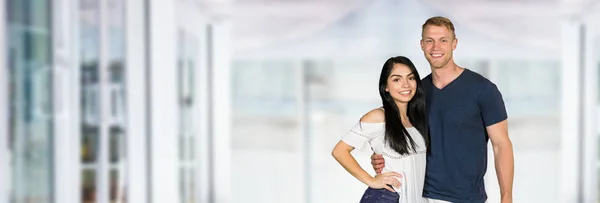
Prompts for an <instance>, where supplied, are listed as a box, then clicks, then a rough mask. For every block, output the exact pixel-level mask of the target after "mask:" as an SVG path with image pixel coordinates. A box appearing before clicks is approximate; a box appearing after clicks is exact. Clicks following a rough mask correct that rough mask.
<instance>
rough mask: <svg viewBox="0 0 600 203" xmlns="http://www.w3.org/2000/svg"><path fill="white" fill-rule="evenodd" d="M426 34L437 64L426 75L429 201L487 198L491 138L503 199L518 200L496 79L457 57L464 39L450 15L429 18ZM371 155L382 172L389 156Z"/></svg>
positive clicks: (425, 44)
mask: <svg viewBox="0 0 600 203" xmlns="http://www.w3.org/2000/svg"><path fill="white" fill-rule="evenodd" d="M421 37H422V39H421V49H422V50H423V53H424V54H425V58H426V59H427V61H428V62H429V64H430V66H431V74H430V75H428V76H427V77H425V78H423V87H424V89H425V93H426V94H427V114H428V115H427V116H428V120H429V126H430V131H429V132H430V136H431V138H430V139H431V146H429V152H428V155H427V170H426V176H425V186H424V189H423V197H424V201H425V202H430V203H440V202H486V200H487V194H486V192H485V187H484V180H483V176H484V174H485V172H486V170H487V142H488V139H490V140H491V142H492V145H493V150H494V161H495V166H496V175H497V177H498V182H499V184H500V193H501V200H502V203H510V202H512V184H513V173H514V158H513V150H512V143H511V141H510V139H509V137H508V125H507V120H506V119H507V114H506V108H505V106H504V101H503V99H502V95H501V94H500V92H499V91H498V89H497V87H496V85H495V84H493V83H492V82H490V81H489V80H487V79H486V78H484V77H483V76H481V75H479V74H477V73H475V72H473V71H471V70H469V69H465V68H462V67H459V66H458V65H456V64H455V63H454V59H453V57H452V53H453V51H454V49H456V45H457V43H458V40H457V39H456V34H455V32H454V25H453V23H452V22H451V21H450V20H448V19H447V18H444V17H432V18H430V19H428V20H427V21H426V22H425V23H424V24H423V27H422V36H421ZM371 159H372V160H371V161H372V162H371V163H372V164H373V168H374V169H375V171H376V172H377V173H380V172H381V169H382V168H383V166H384V164H385V163H384V160H383V157H382V156H381V155H377V154H374V155H373V156H372V157H371Z"/></svg>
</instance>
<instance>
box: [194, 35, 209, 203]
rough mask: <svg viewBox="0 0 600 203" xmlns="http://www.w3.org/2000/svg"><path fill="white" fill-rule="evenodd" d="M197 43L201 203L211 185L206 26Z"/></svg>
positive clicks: (197, 109) (196, 145)
mask: <svg viewBox="0 0 600 203" xmlns="http://www.w3.org/2000/svg"><path fill="white" fill-rule="evenodd" d="M198 36H200V37H199V38H198V40H199V41H198V43H199V45H200V47H199V52H198V54H199V56H198V59H199V60H198V61H199V62H200V63H199V64H198V69H197V71H196V72H195V74H196V77H194V78H196V81H195V84H196V85H197V86H196V88H195V93H194V94H195V95H196V96H195V99H196V101H197V103H196V108H194V109H195V111H196V112H195V113H194V118H198V119H197V120H195V121H196V125H197V127H196V129H197V131H196V132H197V133H198V134H197V138H198V139H196V143H195V145H194V146H195V147H196V166H197V168H196V174H197V175H196V183H197V187H196V191H194V192H195V193H196V194H198V196H197V197H198V198H197V200H196V202H197V203H201V202H210V201H209V200H210V190H211V183H210V182H209V181H208V180H210V178H211V174H210V170H211V167H210V162H211V161H210V159H211V158H210V155H211V152H210V146H211V144H210V143H209V142H210V132H211V131H210V130H209V128H210V125H209V124H210V122H211V120H210V119H211V118H210V115H209V114H208V113H207V112H209V111H211V109H212V108H210V107H209V105H210V100H211V98H210V97H209V92H210V90H209V88H210V87H211V86H210V83H209V81H210V78H211V76H210V75H209V73H210V71H209V70H208V68H209V67H210V66H209V64H208V63H207V61H209V58H208V57H209V55H208V52H209V47H208V25H206V24H203V25H202V26H200V28H198Z"/></svg>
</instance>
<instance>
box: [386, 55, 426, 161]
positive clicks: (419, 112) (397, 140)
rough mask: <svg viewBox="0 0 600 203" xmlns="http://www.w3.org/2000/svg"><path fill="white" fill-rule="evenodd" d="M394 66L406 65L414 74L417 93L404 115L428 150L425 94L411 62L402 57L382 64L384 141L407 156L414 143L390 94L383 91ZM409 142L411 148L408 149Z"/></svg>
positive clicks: (414, 149) (414, 147)
mask: <svg viewBox="0 0 600 203" xmlns="http://www.w3.org/2000/svg"><path fill="white" fill-rule="evenodd" d="M394 64H403V65H406V66H407V67H408V68H409V69H410V71H411V72H412V73H413V74H414V75H413V76H414V77H415V81H416V82H417V88H416V90H417V91H416V92H415V95H414V97H413V98H412V99H411V100H410V101H409V102H408V105H407V110H406V114H407V116H408V119H409V121H410V123H411V124H412V125H413V126H414V127H415V128H416V129H417V130H418V131H419V132H420V133H421V135H422V136H423V139H424V140H425V144H426V147H427V149H429V126H428V124H427V115H426V113H425V92H424V90H423V86H422V85H421V77H420V76H419V73H418V72H417V68H415V65H414V64H413V63H412V61H410V59H408V58H406V57H404V56H397V57H392V58H390V59H388V60H387V61H385V64H383V68H382V69H381V75H380V76H379V95H380V96H381V101H382V102H383V109H384V112H385V138H384V140H385V142H386V143H387V144H388V145H389V146H390V147H391V148H392V149H393V150H395V151H396V152H398V153H400V154H402V155H404V154H408V153H409V151H413V152H416V146H415V141H414V140H413V139H412V138H411V136H410V135H409V134H408V131H406V128H405V127H404V125H402V122H401V121H400V111H399V110H398V106H396V102H394V99H393V98H392V96H391V95H390V93H389V92H386V91H385V89H386V88H387V81H388V78H389V77H390V74H392V70H393V69H394ZM409 142H410V145H411V147H409V144H408V143H409ZM427 151H429V150H427Z"/></svg>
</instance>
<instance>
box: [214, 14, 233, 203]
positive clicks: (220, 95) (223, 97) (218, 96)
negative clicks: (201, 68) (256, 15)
mask: <svg viewBox="0 0 600 203" xmlns="http://www.w3.org/2000/svg"><path fill="white" fill-rule="evenodd" d="M210 32H211V33H210V35H209V36H210V37H209V40H210V42H209V43H210V44H211V46H210V48H211V49H210V50H209V56H210V57H211V59H210V61H212V63H211V65H210V67H209V68H210V72H211V74H210V76H211V77H212V78H211V81H212V83H211V84H210V86H211V96H212V98H211V107H212V112H211V116H212V117H211V119H210V120H212V126H211V129H212V130H211V131H212V133H211V134H210V136H211V141H212V142H211V144H212V147H211V149H212V152H211V156H212V157H211V160H212V169H211V174H212V181H211V183H212V188H213V189H212V190H213V191H212V197H213V198H212V200H213V201H212V202H219V203H221V202H223V203H228V202H231V200H232V199H231V185H230V182H231V180H230V178H231V141H230V138H231V96H230V95H231V94H230V92H231V85H230V84H231V46H232V45H231V43H230V42H231V22H230V20H229V19H226V18H225V19H215V20H214V21H213V22H212V23H211V26H210Z"/></svg>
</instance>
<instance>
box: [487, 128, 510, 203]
mask: <svg viewBox="0 0 600 203" xmlns="http://www.w3.org/2000/svg"><path fill="white" fill-rule="evenodd" d="M486 130H487V133H488V136H489V137H490V140H491V142H492V146H493V148H494V163H495V165H496V176H498V184H500V195H501V202H502V203H512V187H513V178H514V165H515V163H514V157H513V147H512V142H511V141H510V138H509V137H508V122H507V120H504V121H501V122H498V123H496V124H493V125H490V126H488V127H487V128H486Z"/></svg>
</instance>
